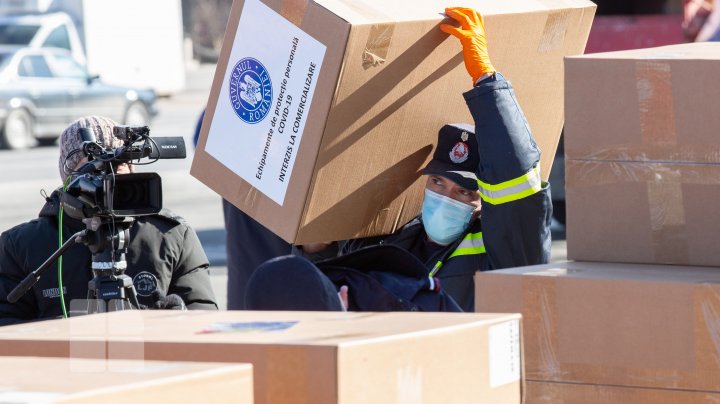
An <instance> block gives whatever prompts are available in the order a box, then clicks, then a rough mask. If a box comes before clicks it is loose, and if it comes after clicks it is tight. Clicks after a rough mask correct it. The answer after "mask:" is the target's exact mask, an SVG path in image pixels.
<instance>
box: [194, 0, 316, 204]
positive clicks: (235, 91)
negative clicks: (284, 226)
mask: <svg viewBox="0 0 720 404" xmlns="http://www.w3.org/2000/svg"><path fill="white" fill-rule="evenodd" d="M325 49H326V47H325V45H323V44H322V43H320V42H318V41H317V40H315V39H314V38H313V37H311V36H309V35H308V34H306V33H305V32H303V31H302V30H300V28H298V27H297V26H295V25H294V24H292V23H291V22H290V21H288V20H286V19H285V18H284V17H283V16H281V15H280V14H278V13H276V12H275V11H273V10H272V9H270V8H269V7H267V6H266V5H264V4H262V3H261V2H260V1H259V0H246V1H245V5H244V6H243V10H242V14H241V16H240V23H239V25H238V30H237V33H236V34H235V40H234V42H233V48H232V51H231V52H230V59H229V60H228V65H227V71H226V72H225V76H224V79H223V83H222V87H221V90H220V94H219V96H218V102H217V108H216V109H215V116H213V119H212V123H211V124H210V131H209V132H208V138H207V143H206V145H205V150H206V151H207V152H208V153H209V154H210V155H212V156H213V157H215V158H216V159H217V160H218V161H220V162H221V163H222V164H224V165H225V166H226V167H227V168H229V169H230V170H232V171H233V172H235V173H236V174H237V175H239V176H240V177H242V178H243V179H244V180H245V181H247V182H249V183H250V184H251V185H252V186H254V187H255V188H257V189H258V190H259V191H260V192H262V193H263V194H265V195H266V196H268V197H269V198H270V199H272V200H273V201H275V202H277V203H278V204H280V205H282V204H283V202H284V200H285V193H286V192H287V187H288V183H289V182H290V175H291V173H292V170H293V166H294V165H295V158H296V156H297V152H298V148H299V147H300V140H301V139H302V135H303V131H304V129H305V122H306V121H307V116H308V112H309V110H310V104H311V101H312V97H313V93H314V91H315V84H316V83H317V81H318V76H319V74H320V67H321V66H322V62H323V58H324V57H325Z"/></svg>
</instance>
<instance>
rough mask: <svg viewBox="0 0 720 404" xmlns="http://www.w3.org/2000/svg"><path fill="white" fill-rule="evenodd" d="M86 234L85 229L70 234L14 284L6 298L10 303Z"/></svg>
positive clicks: (15, 300)
mask: <svg viewBox="0 0 720 404" xmlns="http://www.w3.org/2000/svg"><path fill="white" fill-rule="evenodd" d="M86 234H87V229H86V230H81V231H79V232H77V233H75V234H73V235H72V237H70V238H69V239H68V241H66V242H65V243H64V244H63V245H61V246H60V248H59V249H58V250H57V251H55V252H54V253H53V255H51V256H50V257H48V259H46V260H45V262H43V263H42V265H40V266H39V267H38V268H37V269H36V270H34V271H32V272H30V273H29V274H28V276H26V277H25V279H23V280H22V282H20V284H18V285H17V286H15V289H13V290H12V291H11V292H10V293H9V294H8V296H7V300H8V302H10V303H15V302H17V301H18V300H19V299H20V298H21V297H22V295H24V294H25V293H27V291H28V290H30V288H31V287H33V285H34V284H36V283H37V281H39V280H40V276H41V275H42V274H44V273H45V271H47V269H48V268H50V265H52V264H53V263H54V262H55V261H56V260H57V259H58V257H59V256H61V255H62V254H63V253H64V252H65V251H66V250H67V249H68V248H70V247H72V246H73V245H74V244H75V243H77V242H78V241H79V240H83V239H85V236H86Z"/></svg>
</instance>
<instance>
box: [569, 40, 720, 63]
mask: <svg viewBox="0 0 720 404" xmlns="http://www.w3.org/2000/svg"><path fill="white" fill-rule="evenodd" d="M568 59H577V60H578V61H580V60H583V59H590V60H592V59H624V60H666V61H669V60H720V43H719V42H698V43H690V44H678V45H668V46H658V47H655V48H645V49H631V50H624V51H616V52H601V53H589V54H587V55H582V56H570V57H568ZM573 63H574V62H573Z"/></svg>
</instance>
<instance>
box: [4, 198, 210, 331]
mask: <svg viewBox="0 0 720 404" xmlns="http://www.w3.org/2000/svg"><path fill="white" fill-rule="evenodd" d="M59 206H60V205H59V194H58V192H57V191H55V192H53V194H52V195H51V196H50V197H49V198H48V200H47V203H46V204H45V206H44V207H43V208H42V210H41V211H40V214H39V217H38V218H37V219H34V220H32V221H30V222H27V223H23V224H21V225H18V226H15V227H13V228H12V229H10V230H8V231H6V232H4V233H2V235H0V325H6V324H13V323H19V322H24V321H30V320H37V319H45V318H55V317H59V316H61V315H62V309H61V306H60V295H59V287H58V263H57V262H56V263H55V264H53V265H52V266H51V267H50V268H49V269H48V270H47V271H46V272H45V273H44V275H43V276H42V277H41V278H40V280H39V281H38V283H36V284H35V286H33V288H32V289H31V290H30V291H28V293H26V294H25V295H24V296H22V297H21V298H20V300H18V301H17V302H16V303H9V302H8V301H7V296H8V294H9V293H10V292H11V291H12V290H13V288H14V287H15V286H16V285H17V284H18V283H19V282H20V281H21V280H22V279H23V278H25V276H26V275H27V274H29V273H30V272H31V271H33V270H35V269H37V268H38V267H39V266H40V265H41V264H42V263H43V262H44V261H45V260H46V259H47V258H48V257H49V256H50V255H52V253H53V252H55V251H56V250H57V249H58V246H59V245H58V211H59ZM84 228H85V226H84V224H83V223H81V222H80V221H78V220H75V219H72V218H70V217H69V216H67V215H63V229H62V236H63V241H66V240H68V238H69V237H70V236H72V235H73V234H75V233H76V232H78V231H80V230H83V229H84ZM126 261H127V269H126V271H125V274H126V275H128V276H129V277H131V278H132V279H133V284H134V286H135V289H136V291H137V295H138V300H139V301H140V303H141V304H143V305H147V306H152V305H153V303H154V301H155V300H156V299H157V298H158V297H163V296H165V295H169V294H176V295H179V296H180V297H181V298H182V299H183V301H184V302H185V304H186V305H187V307H188V308H189V309H209V310H217V304H216V303H215V295H214V293H213V290H212V287H211V285H210V277H209V274H208V266H209V264H208V259H207V256H206V255H205V252H204V251H203V249H202V246H201V245H200V241H199V240H198V238H197V235H196V234H195V231H194V230H193V229H191V228H190V227H189V226H188V225H187V224H186V223H185V222H184V220H183V219H182V218H181V217H179V216H175V215H173V214H172V213H171V212H170V211H167V210H163V211H162V212H161V213H159V214H156V215H150V216H140V217H137V218H136V221H135V223H134V224H133V225H132V226H131V228H130V244H129V248H128V253H127V255H126ZM92 278H93V274H92V270H91V253H90V251H89V249H88V247H87V246H85V245H83V244H75V245H73V246H71V247H70V248H69V249H68V250H67V251H66V252H65V253H64V254H63V256H62V279H63V293H64V297H65V304H66V306H69V305H70V302H71V301H72V300H73V299H86V298H87V293H88V281H90V280H91V279H92Z"/></svg>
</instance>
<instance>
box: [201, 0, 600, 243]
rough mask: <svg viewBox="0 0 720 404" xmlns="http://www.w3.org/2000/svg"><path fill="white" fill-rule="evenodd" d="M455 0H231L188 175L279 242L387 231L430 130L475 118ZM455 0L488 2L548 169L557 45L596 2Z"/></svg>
mask: <svg viewBox="0 0 720 404" xmlns="http://www.w3.org/2000/svg"><path fill="white" fill-rule="evenodd" d="M454 5H456V4H455V3H454V2H452V1H450V0H442V1H437V0H419V1H418V0H400V1H392V2H385V1H379V0H360V1H353V2H348V1H344V0H316V1H295V0H284V1H283V0H262V1H261V0H244V1H243V0H236V1H235V2H234V4H233V8H232V10H231V13H230V18H229V23H228V27H227V33H226V36H225V40H224V43H223V48H222V51H221V53H220V58H219V62H218V65H217V70H216V74H215V79H214V81H213V85H212V91H211V95H210V99H209V101H208V106H207V113H206V115H205V120H204V122H203V126H202V131H201V135H200V141H199V143H198V148H197V151H196V153H195V157H194V159H193V165H192V169H191V174H192V175H193V176H195V177H196V178H198V179H199V180H200V181H202V182H203V183H205V184H206V185H207V186H209V187H210V188H212V189H213V190H214V191H216V192H217V193H219V194H220V195H222V196H223V197H224V198H226V199H228V200H229V201H230V202H232V203H233V204H235V205H236V206H237V207H239V208H240V209H242V210H243V211H245V212H246V213H248V214H249V215H250V216H252V217H253V218H255V219H256V220H257V221H259V222H260V223H262V224H263V225H264V226H265V227H267V228H269V229H270V230H272V231H273V232H275V233H276V234H278V235H279V236H281V237H282V238H284V239H285V240H287V241H290V242H297V243H307V242H315V241H327V240H339V239H347V238H353V237H361V236H371V235H378V234H387V233H391V232H393V231H395V230H396V229H398V228H399V227H400V226H402V225H404V224H405V223H406V222H407V221H409V220H410V219H411V218H413V217H414V216H415V215H416V214H417V213H418V212H419V210H420V204H421V200H422V189H423V186H424V182H423V181H422V180H421V179H420V175H419V173H418V171H419V170H420V169H421V168H422V167H423V166H424V165H425V164H426V162H427V161H428V160H429V158H430V156H431V154H432V145H433V144H434V143H435V141H436V139H437V131H438V130H439V129H440V127H441V126H442V125H443V124H445V123H451V122H472V120H471V117H470V114H469V112H468V110H467V106H466V105H465V101H464V99H463V97H462V93H463V92H465V91H467V90H469V89H470V88H471V80H470V79H469V76H468V74H467V72H466V71H465V67H464V65H463V58H462V54H461V53H460V52H461V46H460V44H459V42H458V41H457V40H456V39H455V38H451V37H448V35H446V34H444V33H442V32H441V31H440V30H439V28H438V25H439V23H440V22H441V21H442V19H443V16H442V15H441V14H440V13H441V12H443V11H444V8H445V7H446V6H454ZM465 5H466V6H468V7H474V8H476V9H478V10H480V11H481V12H483V14H484V15H485V23H486V28H487V36H488V38H489V43H490V55H491V57H492V61H493V64H494V65H495V67H496V68H497V69H498V70H499V71H501V72H503V74H505V76H506V77H507V78H508V79H509V80H511V81H512V82H513V84H514V86H515V88H516V92H517V95H518V98H519V101H520V104H521V105H522V107H523V110H524V112H525V113H526V115H527V117H528V120H529V122H530V126H531V127H532V129H533V132H534V134H535V137H536V139H537V141H538V144H539V146H540V148H541V149H542V150H543V159H542V162H541V165H542V167H543V176H544V177H545V178H547V175H548V174H549V172H550V167H551V164H552V159H553V156H554V154H555V149H556V147H557V142H558V138H559V135H560V131H561V129H562V125H563V112H562V94H563V90H562V86H563V79H562V74H563V72H562V68H563V62H562V59H563V57H564V56H566V55H577V54H581V53H582V51H583V49H584V47H585V42H586V41H587V37H588V34H589V30H590V25H591V22H592V18H593V16H594V13H595V5H594V4H593V3H592V2H590V1H587V0H564V1H562V2H554V1H537V0H518V1H512V2H498V1H494V0H471V1H468V2H466V4H465ZM247 77H249V78H247ZM539 77H542V79H538V78H539ZM271 130H272V132H271Z"/></svg>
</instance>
